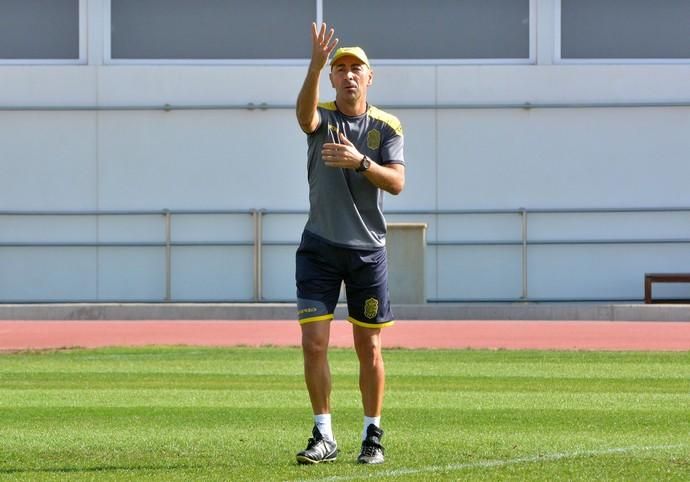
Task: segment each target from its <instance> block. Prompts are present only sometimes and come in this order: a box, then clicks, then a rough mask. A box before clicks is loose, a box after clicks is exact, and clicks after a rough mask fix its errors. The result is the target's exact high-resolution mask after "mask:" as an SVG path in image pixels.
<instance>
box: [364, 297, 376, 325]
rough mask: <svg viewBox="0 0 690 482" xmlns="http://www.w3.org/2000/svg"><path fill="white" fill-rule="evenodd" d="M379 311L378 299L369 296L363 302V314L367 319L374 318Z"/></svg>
mask: <svg viewBox="0 0 690 482" xmlns="http://www.w3.org/2000/svg"><path fill="white" fill-rule="evenodd" d="M378 312H379V300H377V299H376V298H369V299H368V300H366V301H365V302H364V316H366V317H367V318H368V319H370V320H371V319H372V318H376V314H377V313H378Z"/></svg>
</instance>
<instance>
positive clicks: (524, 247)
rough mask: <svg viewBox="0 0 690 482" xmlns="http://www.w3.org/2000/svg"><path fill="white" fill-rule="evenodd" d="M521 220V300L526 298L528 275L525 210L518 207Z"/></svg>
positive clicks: (527, 295) (527, 294)
mask: <svg viewBox="0 0 690 482" xmlns="http://www.w3.org/2000/svg"><path fill="white" fill-rule="evenodd" d="M520 216H521V221H522V296H521V298H522V299H523V300H526V299H528V297H529V292H528V277H527V274H528V273H527V210H526V209H525V208H520Z"/></svg>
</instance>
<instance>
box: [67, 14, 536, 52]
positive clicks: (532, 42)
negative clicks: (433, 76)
mask: <svg viewBox="0 0 690 482" xmlns="http://www.w3.org/2000/svg"><path fill="white" fill-rule="evenodd" d="M80 1H82V0H80ZM528 1H529V7H528V8H529V56H528V57H527V58H524V59H511V58H508V59H505V58H504V59H501V58H491V59H385V58H372V63H374V64H375V65H400V66H413V65H495V64H498V65H530V64H536V63H537V0H528ZM314 3H315V7H316V8H315V11H316V19H315V22H316V24H317V25H320V24H321V23H322V22H323V0H314ZM111 11H112V4H111V0H104V21H103V25H104V29H103V35H104V39H103V50H104V51H103V62H104V63H105V64H106V65H227V66H242V65H268V66H283V65H285V66H303V65H308V64H309V60H310V59H309V57H308V52H305V57H302V58H290V59H275V58H262V59H258V58H257V59H119V58H118V59H114V58H112V45H111V41H112V33H111ZM307 34H308V31H307V32H305V35H307Z"/></svg>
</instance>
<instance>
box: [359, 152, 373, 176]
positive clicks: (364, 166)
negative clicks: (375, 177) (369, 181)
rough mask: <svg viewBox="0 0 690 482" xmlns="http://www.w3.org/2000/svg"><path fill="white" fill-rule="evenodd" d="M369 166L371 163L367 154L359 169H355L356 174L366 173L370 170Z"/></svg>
mask: <svg viewBox="0 0 690 482" xmlns="http://www.w3.org/2000/svg"><path fill="white" fill-rule="evenodd" d="M369 166H371V161H370V160H369V158H368V157H367V156H366V154H365V155H364V157H362V160H361V161H360V163H359V167H358V168H357V169H355V172H364V171H366V170H367V169H369Z"/></svg>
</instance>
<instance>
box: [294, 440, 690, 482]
mask: <svg viewBox="0 0 690 482" xmlns="http://www.w3.org/2000/svg"><path fill="white" fill-rule="evenodd" d="M685 447H687V445H682V444H677V445H653V446H648V447H613V448H608V449H599V450H585V451H577V452H556V453H552V454H539V455H532V456H529V457H516V458H513V459H502V460H501V459H499V460H480V461H478V462H470V463H464V464H450V465H432V466H427V467H415V468H400V469H394V470H388V471H379V472H376V478H385V477H401V476H404V475H421V474H433V473H439V472H459V471H462V470H466V469H492V468H496V467H505V466H507V465H517V464H532V463H537V462H557V461H559V460H565V459H575V458H580V457H599V456H603V455H615V454H631V453H638V452H647V451H660V450H673V449H680V448H685ZM365 479H371V474H367V475H352V476H332V477H326V478H325V479H324V480H331V481H349V480H365ZM303 480H305V479H296V480H295V482H302V481H303Z"/></svg>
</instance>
